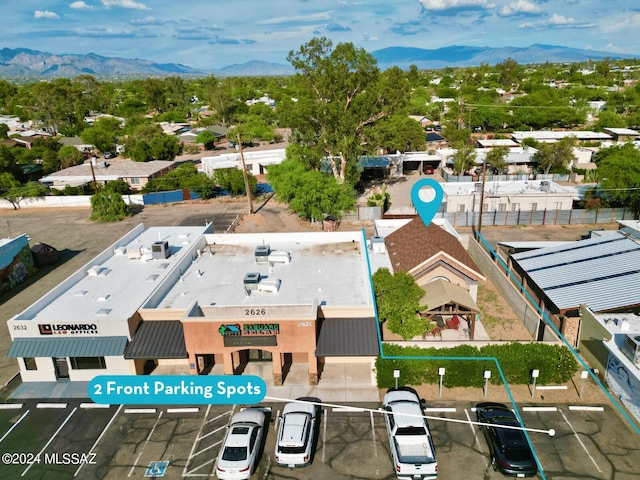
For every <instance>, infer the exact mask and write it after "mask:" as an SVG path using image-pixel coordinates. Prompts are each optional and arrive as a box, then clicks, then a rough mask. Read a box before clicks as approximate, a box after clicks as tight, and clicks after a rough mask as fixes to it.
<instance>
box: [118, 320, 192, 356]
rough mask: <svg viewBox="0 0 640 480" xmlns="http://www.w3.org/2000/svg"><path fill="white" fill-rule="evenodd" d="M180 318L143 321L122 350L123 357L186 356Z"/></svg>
mask: <svg viewBox="0 0 640 480" xmlns="http://www.w3.org/2000/svg"><path fill="white" fill-rule="evenodd" d="M187 357H188V354H187V347H186V346H185V343H184V331H183V329H182V322H180V320H166V321H145V322H142V324H141V325H140V327H138V330H137V331H136V333H135V335H134V336H133V339H132V340H131V343H130V344H129V346H128V347H127V349H126V351H125V352H124V358H126V359H135V358H144V359H157V358H187Z"/></svg>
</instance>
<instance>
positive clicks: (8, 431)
mask: <svg viewBox="0 0 640 480" xmlns="http://www.w3.org/2000/svg"><path fill="white" fill-rule="evenodd" d="M30 411H31V410H27V411H26V412H24V413H23V414H22V416H21V417H20V418H19V419H18V420H17V421H16V423H14V424H13V425H11V428H10V429H9V430H7V433H5V434H4V435H3V436H2V438H0V443H2V441H3V440H4V439H5V438H7V436H8V435H9V434H10V433H11V431H12V430H13V429H14V428H16V427H17V426H18V424H19V423H20V422H21V421H22V419H23V418H24V417H26V416H27V414H28V413H29V412H30Z"/></svg>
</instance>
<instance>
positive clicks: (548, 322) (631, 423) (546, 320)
mask: <svg viewBox="0 0 640 480" xmlns="http://www.w3.org/2000/svg"><path fill="white" fill-rule="evenodd" d="M476 236H477V237H478V239H479V240H480V241H481V242H482V244H483V245H484V246H485V247H486V248H487V249H488V250H489V252H490V253H491V256H492V257H493V258H495V259H497V260H498V262H499V263H500V265H501V266H502V267H503V268H504V269H505V271H506V272H507V273H508V274H509V277H510V278H511V279H512V280H513V281H514V282H515V284H516V285H517V286H518V288H519V289H520V292H521V293H522V294H523V295H524V296H525V297H526V298H527V300H529V302H530V303H531V305H534V306H535V308H536V311H537V312H538V313H539V314H540V315H541V316H542V318H543V319H544V323H545V325H546V326H547V327H549V328H551V329H552V330H553V331H554V333H555V334H556V335H557V336H558V338H559V339H560V340H561V341H562V343H563V344H564V345H565V346H566V347H567V348H568V349H569V351H570V352H571V354H572V355H573V356H574V357H575V359H576V360H577V361H578V363H579V364H580V365H582V367H583V368H584V369H585V370H586V371H587V372H588V374H589V376H590V377H591V378H592V379H593V381H594V382H595V383H596V385H598V387H599V388H600V390H602V392H603V393H604V394H605V395H606V396H607V398H608V399H609V400H610V401H611V403H612V404H613V405H614V406H615V407H616V409H617V410H618V411H619V412H620V414H621V415H622V416H623V417H624V419H625V420H626V421H627V423H628V424H629V426H630V427H631V428H632V429H633V430H634V431H635V432H636V433H637V434H638V435H640V428H639V427H638V426H637V425H636V424H635V422H634V421H633V420H632V419H631V417H629V415H628V414H627V412H625V411H624V408H623V406H622V405H620V403H619V402H618V400H617V399H616V398H615V397H614V396H613V395H611V393H610V392H609V391H608V390H607V388H606V387H605V386H604V385H603V384H602V382H601V381H600V380H599V379H598V377H597V376H596V375H595V374H594V373H593V371H592V370H591V368H590V367H589V366H588V365H587V363H586V362H585V361H584V360H583V359H582V357H581V356H580V354H578V352H576V351H575V349H574V348H573V347H572V346H571V345H570V344H569V342H568V341H567V339H566V338H565V337H564V335H562V334H561V333H560V331H559V330H558V329H557V328H556V326H555V325H554V324H553V322H552V321H551V320H550V319H549V316H548V315H547V314H546V313H545V312H543V311H542V309H541V308H540V307H539V306H538V304H537V303H536V302H535V301H534V300H533V298H532V297H531V295H529V292H527V290H526V289H525V288H524V286H523V285H522V283H520V281H519V280H518V279H517V278H516V277H515V275H514V274H513V272H512V271H511V269H510V268H509V267H508V266H507V264H506V263H504V261H503V260H502V258H500V256H499V255H498V254H497V253H496V251H495V250H494V249H493V248H491V245H489V243H488V242H487V240H486V239H485V238H484V237H483V236H482V235H481V234H480V233H478V232H476ZM377 318H378V317H377V314H376V319H377Z"/></svg>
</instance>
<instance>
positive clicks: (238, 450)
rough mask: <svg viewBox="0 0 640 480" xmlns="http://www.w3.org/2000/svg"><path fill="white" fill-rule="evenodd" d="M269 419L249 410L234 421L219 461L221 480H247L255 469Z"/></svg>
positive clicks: (225, 438) (241, 412) (233, 418)
mask: <svg viewBox="0 0 640 480" xmlns="http://www.w3.org/2000/svg"><path fill="white" fill-rule="evenodd" d="M266 421H267V416H266V415H265V413H264V411H262V410H259V409H257V408H247V409H245V410H242V411H240V412H238V413H236V414H235V415H234V416H233V417H232V418H231V423H230V425H229V427H228V429H227V434H226V435H225V437H224V441H223V442H222V448H221V449H220V453H219V454H218V459H217V461H216V475H217V477H218V478H219V479H221V480H232V479H246V478H249V477H250V476H251V475H252V474H253V472H254V471H255V469H256V466H257V465H258V462H259V461H260V458H259V455H260V450H261V446H262V442H263V440H264V435H265V424H266Z"/></svg>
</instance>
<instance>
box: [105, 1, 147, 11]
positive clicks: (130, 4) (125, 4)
mask: <svg viewBox="0 0 640 480" xmlns="http://www.w3.org/2000/svg"><path fill="white" fill-rule="evenodd" d="M102 4H103V5H104V6H105V7H107V8H111V7H115V8H131V9H134V10H151V9H150V8H149V7H147V6H146V5H145V4H143V3H139V2H134V1H133V0H102Z"/></svg>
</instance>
